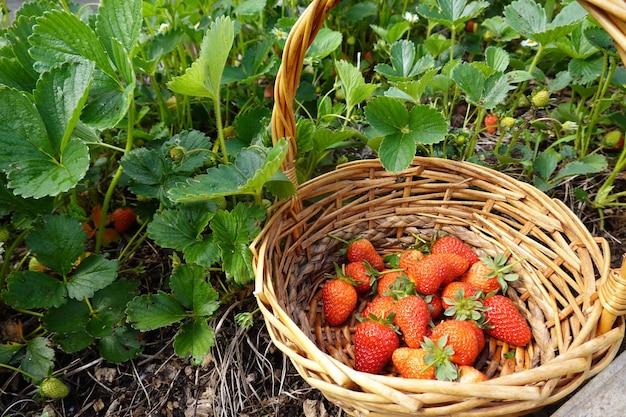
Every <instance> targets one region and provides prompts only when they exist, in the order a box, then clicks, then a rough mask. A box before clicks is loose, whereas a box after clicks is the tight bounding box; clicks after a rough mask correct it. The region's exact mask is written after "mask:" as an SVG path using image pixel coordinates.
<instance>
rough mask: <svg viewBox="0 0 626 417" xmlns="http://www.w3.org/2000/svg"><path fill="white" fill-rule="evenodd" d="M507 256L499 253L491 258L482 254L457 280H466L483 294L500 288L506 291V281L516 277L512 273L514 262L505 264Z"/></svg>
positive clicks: (516, 276)
mask: <svg viewBox="0 0 626 417" xmlns="http://www.w3.org/2000/svg"><path fill="white" fill-rule="evenodd" d="M506 261H507V258H506V257H504V256H503V255H501V254H498V255H496V256H495V258H492V257H490V256H483V257H481V258H480V260H479V261H478V262H476V263H474V264H472V266H470V268H469V269H468V270H467V272H466V273H465V274H463V276H461V278H459V281H462V282H468V283H470V284H471V285H472V286H473V287H474V288H476V289H477V290H481V291H482V292H484V293H485V294H489V293H491V292H497V291H500V290H502V293H506V289H507V287H508V283H509V282H511V281H515V280H516V279H517V278H518V275H517V274H516V273H512V272H511V270H512V269H513V265H514V264H510V265H507V264H506Z"/></svg>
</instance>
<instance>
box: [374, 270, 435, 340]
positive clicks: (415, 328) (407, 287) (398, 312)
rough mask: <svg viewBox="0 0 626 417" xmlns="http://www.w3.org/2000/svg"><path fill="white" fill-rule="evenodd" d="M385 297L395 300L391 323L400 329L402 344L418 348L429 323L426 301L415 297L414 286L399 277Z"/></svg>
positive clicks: (404, 278) (417, 296) (407, 280)
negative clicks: (402, 338)
mask: <svg viewBox="0 0 626 417" xmlns="http://www.w3.org/2000/svg"><path fill="white" fill-rule="evenodd" d="M385 295H389V296H391V297H393V298H394V299H395V300H396V303H395V306H394V313H395V319H394V322H393V323H394V324H395V325H397V326H398V327H399V328H400V331H401V332H402V336H403V337H404V342H405V343H406V344H407V346H409V347H413V348H418V347H420V344H421V343H422V341H423V340H424V336H425V335H426V329H427V328H428V323H429V322H430V310H429V309H428V304H426V301H424V299H423V298H422V297H420V296H419V295H417V292H416V291H415V284H414V283H413V282H412V281H410V280H409V279H408V278H406V277H400V278H398V279H396V282H395V283H394V285H393V286H392V287H391V290H390V291H389V292H388V293H385Z"/></svg>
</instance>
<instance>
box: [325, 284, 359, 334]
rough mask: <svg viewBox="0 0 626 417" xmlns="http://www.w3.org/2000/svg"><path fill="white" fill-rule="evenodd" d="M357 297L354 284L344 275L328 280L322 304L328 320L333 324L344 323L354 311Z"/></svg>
mask: <svg viewBox="0 0 626 417" xmlns="http://www.w3.org/2000/svg"><path fill="white" fill-rule="evenodd" d="M357 298H358V295H357V293H356V289H355V288H354V285H352V283H351V282H349V281H347V280H346V279H344V278H343V277H337V278H332V279H330V280H328V281H326V282H325V283H324V286H323V287H322V306H323V309H324V317H325V318H326V322H327V323H328V324H330V325H331V326H339V325H340V324H343V323H344V322H345V321H346V320H347V319H348V318H349V317H350V315H351V314H352V312H353V311H354V308H355V307H356V303H357Z"/></svg>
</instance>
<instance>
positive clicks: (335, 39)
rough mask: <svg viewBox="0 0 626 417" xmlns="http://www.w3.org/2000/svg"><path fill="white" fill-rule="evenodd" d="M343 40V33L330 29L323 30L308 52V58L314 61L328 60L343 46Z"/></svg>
mask: <svg viewBox="0 0 626 417" xmlns="http://www.w3.org/2000/svg"><path fill="white" fill-rule="evenodd" d="M342 39H343V36H342V35H341V32H337V31H334V30H331V29H329V28H321V29H320V31H319V32H318V33H317V36H316V37H315V39H313V43H312V44H311V46H310V47H309V49H308V50H307V52H306V56H307V58H310V59H313V60H321V59H323V58H326V57H327V56H328V55H330V54H332V53H333V52H334V51H336V50H337V48H339V47H340V46H341V42H342Z"/></svg>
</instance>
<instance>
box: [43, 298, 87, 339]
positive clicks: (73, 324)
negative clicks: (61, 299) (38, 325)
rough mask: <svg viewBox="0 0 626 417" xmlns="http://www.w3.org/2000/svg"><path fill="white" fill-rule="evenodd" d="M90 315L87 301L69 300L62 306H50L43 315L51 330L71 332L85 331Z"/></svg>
mask: <svg viewBox="0 0 626 417" xmlns="http://www.w3.org/2000/svg"><path fill="white" fill-rule="evenodd" d="M89 315H90V312H89V305H88V304H87V303H86V302H84V301H83V300H68V301H67V303H65V304H63V305H62V306H59V307H53V308H49V309H48V310H47V311H46V312H45V313H44V315H43V323H44V325H45V327H46V330H48V331H49V332H52V333H59V334H64V333H67V334H71V333H73V332H76V331H84V329H85V326H86V325H87V323H88V322H89Z"/></svg>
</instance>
